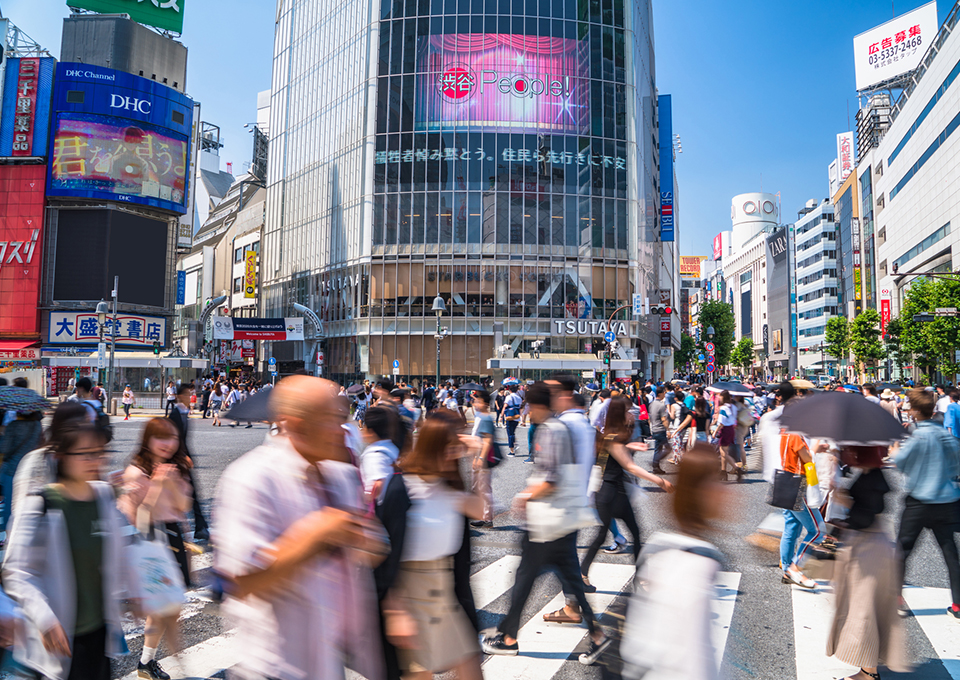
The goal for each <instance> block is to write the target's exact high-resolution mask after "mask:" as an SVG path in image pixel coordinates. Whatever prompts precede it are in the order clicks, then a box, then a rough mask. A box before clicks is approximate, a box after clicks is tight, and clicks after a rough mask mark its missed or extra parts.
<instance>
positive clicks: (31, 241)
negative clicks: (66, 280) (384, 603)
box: [0, 165, 46, 338]
mask: <svg viewBox="0 0 960 680" xmlns="http://www.w3.org/2000/svg"><path fill="white" fill-rule="evenodd" d="M45 175H46V167H45V166H43V165H0V335H2V336H3V337H8V338H9V337H32V338H35V337H38V336H39V334H40V316H39V311H38V306H39V302H40V268H41V262H42V258H41V253H42V241H43V189H44V186H45V182H44V180H45Z"/></svg>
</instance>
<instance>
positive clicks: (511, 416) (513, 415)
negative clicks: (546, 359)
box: [503, 384, 523, 456]
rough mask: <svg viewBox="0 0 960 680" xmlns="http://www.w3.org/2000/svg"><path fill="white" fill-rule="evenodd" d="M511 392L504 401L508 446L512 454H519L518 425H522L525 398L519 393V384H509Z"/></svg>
mask: <svg viewBox="0 0 960 680" xmlns="http://www.w3.org/2000/svg"><path fill="white" fill-rule="evenodd" d="M507 389H508V390H509V391H510V393H509V394H508V395H507V397H506V399H505V400H504V402H503V420H504V422H506V423H507V447H508V448H509V449H510V455H511V456H515V455H517V427H519V425H520V410H521V409H522V408H523V399H521V398H520V395H519V394H517V386H516V385H512V384H511V385H509V386H508V387H507Z"/></svg>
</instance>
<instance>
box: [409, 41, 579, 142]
mask: <svg viewBox="0 0 960 680" xmlns="http://www.w3.org/2000/svg"><path fill="white" fill-rule="evenodd" d="M589 88H590V80H589V62H588V58H587V46H586V45H585V44H583V45H581V43H580V42H578V41H577V40H571V39H568V38H551V37H537V36H525V35H507V34H483V33H469V34H448V35H440V36H432V37H430V38H428V39H426V40H424V41H423V42H422V44H421V46H420V50H419V54H418V59H417V99H416V108H415V110H416V124H417V129H418V130H441V129H443V128H447V127H450V128H453V127H456V128H457V129H460V130H463V129H475V130H487V131H510V132H535V133H543V132H548V133H549V132H556V133H561V134H588V130H589V120H590V115H589V101H590V91H589Z"/></svg>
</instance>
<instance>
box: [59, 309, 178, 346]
mask: <svg viewBox="0 0 960 680" xmlns="http://www.w3.org/2000/svg"><path fill="white" fill-rule="evenodd" d="M113 330H114V320H113V316H109V317H107V320H106V323H105V324H104V328H103V339H104V341H109V340H111V339H112V337H113ZM116 333H117V345H118V346H125V347H153V343H154V341H158V342H159V343H160V344H161V346H162V345H163V344H164V343H165V339H166V334H167V320H166V319H164V318H163V317H159V316H140V315H136V314H118V315H117V320H116ZM47 340H48V341H49V342H50V343H51V344H56V345H64V344H67V345H95V344H97V343H98V342H99V341H100V323H99V321H98V320H97V315H96V314H95V313H93V312H50V329H49V331H48V337H47Z"/></svg>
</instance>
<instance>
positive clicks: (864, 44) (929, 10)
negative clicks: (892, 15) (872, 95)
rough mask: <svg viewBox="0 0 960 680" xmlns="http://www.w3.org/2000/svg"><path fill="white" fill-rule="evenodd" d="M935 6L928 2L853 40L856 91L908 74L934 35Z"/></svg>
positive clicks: (935, 23) (936, 26)
mask: <svg viewBox="0 0 960 680" xmlns="http://www.w3.org/2000/svg"><path fill="white" fill-rule="evenodd" d="M938 28H939V22H938V21H937V3H936V2H929V3H927V4H926V5H924V6H922V7H918V8H917V9H915V10H913V11H912V12H907V13H906V14H902V15H900V16H898V17H897V18H896V19H892V20H890V21H888V22H886V23H885V24H881V25H880V26H877V27H876V28H872V29H870V30H869V31H866V32H864V33H861V34H860V35H858V36H856V37H855V38H854V39H853V54H854V67H855V70H856V79H857V90H867V89H869V88H870V87H872V86H874V85H877V84H879V83H882V82H884V81H887V80H890V79H891V78H896V77H897V76H900V75H903V74H905V73H909V72H910V71H912V70H914V69H915V68H917V66H919V65H920V60H921V59H923V55H924V54H926V52H927V48H929V47H930V45H931V44H933V40H934V37H935V36H936V34H937V29H938Z"/></svg>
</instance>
